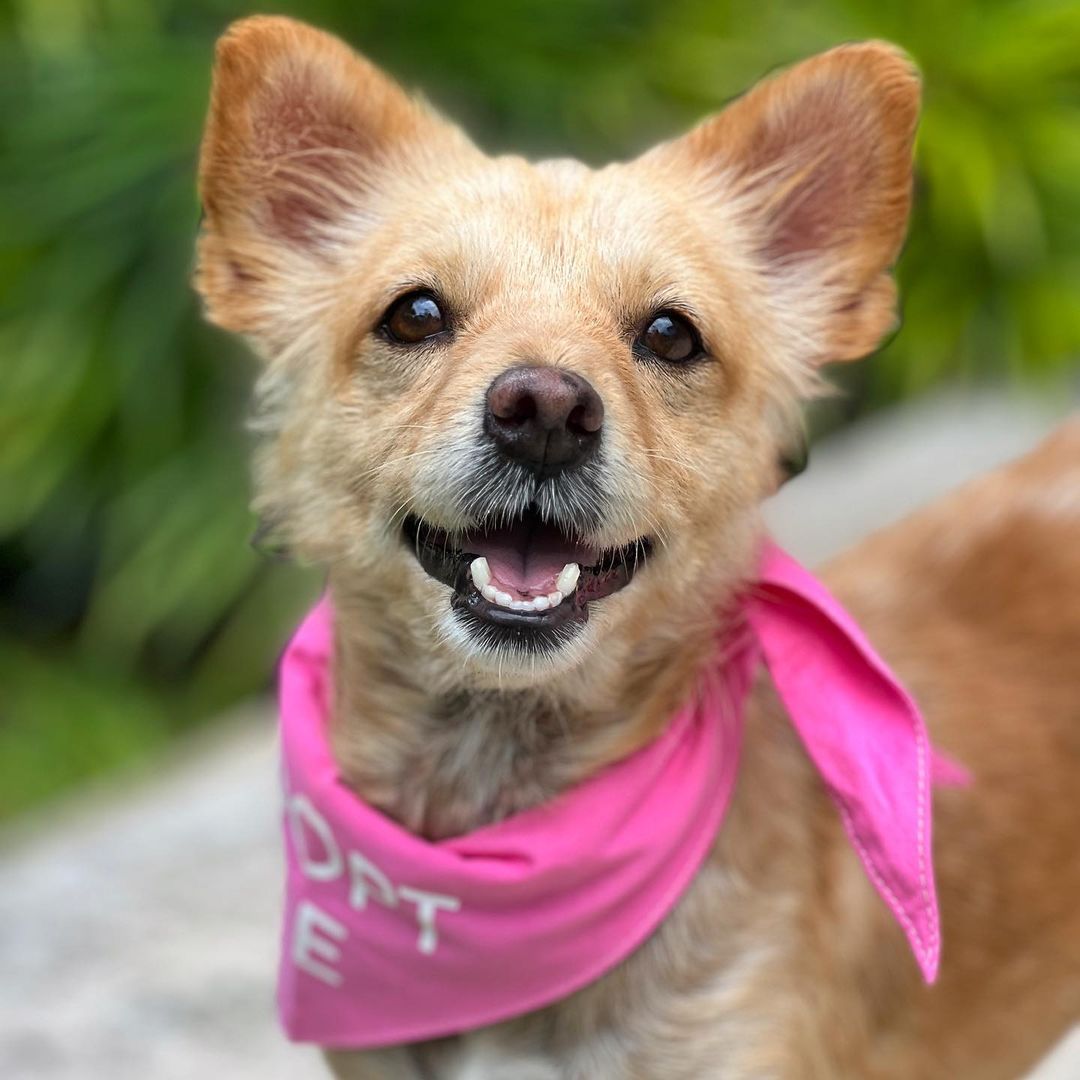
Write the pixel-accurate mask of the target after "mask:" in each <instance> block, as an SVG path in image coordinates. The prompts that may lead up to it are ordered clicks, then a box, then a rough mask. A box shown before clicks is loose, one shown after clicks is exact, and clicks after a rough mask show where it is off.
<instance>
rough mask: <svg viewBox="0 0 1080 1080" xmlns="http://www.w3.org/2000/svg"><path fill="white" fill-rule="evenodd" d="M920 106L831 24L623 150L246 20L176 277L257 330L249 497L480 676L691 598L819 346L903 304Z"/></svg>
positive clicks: (314, 35) (219, 79) (225, 56)
mask: <svg viewBox="0 0 1080 1080" xmlns="http://www.w3.org/2000/svg"><path fill="white" fill-rule="evenodd" d="M917 107H918V83H917V79H916V76H915V75H914V73H913V71H912V69H911V67H910V65H909V64H908V62H907V61H906V60H905V59H903V58H902V57H901V56H900V55H898V54H897V53H896V52H895V51H894V50H892V49H891V48H889V47H888V46H884V45H880V44H864V45H850V46H845V47H842V48H839V49H836V50H833V51H832V52H829V53H825V54H823V55H821V56H818V57H816V58H814V59H812V60H809V61H807V62H805V63H803V64H800V65H798V66H797V67H795V68H793V69H791V70H789V71H786V72H784V73H783V74H781V75H779V76H777V77H775V78H773V79H771V80H769V81H767V82H765V83H763V84H761V85H760V86H758V87H757V88H756V89H754V90H752V91H751V92H750V93H748V94H747V95H746V96H745V97H743V98H741V99H739V100H738V101H736V102H734V103H733V104H732V105H730V106H729V107H728V108H727V109H726V110H725V111H724V112H722V113H720V114H719V115H718V116H715V117H713V118H711V119H709V120H707V121H705V122H704V123H703V124H701V125H700V126H699V127H697V128H696V129H694V130H693V131H692V132H690V134H688V135H686V136H685V137H683V138H680V139H677V140H675V141H673V142H670V143H665V144H663V145H660V146H658V147H656V148H654V149H653V150H651V151H649V152H648V153H646V154H645V155H644V156H642V157H640V158H638V159H637V160H635V161H631V162H629V163H627V164H617V165H610V166H608V167H607V168H604V169H601V170H599V171H592V170H590V169H587V168H585V167H584V166H582V165H580V164H578V163H576V162H571V161H549V162H542V163H539V164H530V163H528V162H526V161H524V160H521V159H519V158H515V157H497V158H491V157H488V156H486V155H484V154H483V153H481V152H480V151H479V150H478V149H477V148H476V147H475V146H474V145H473V144H472V143H471V142H469V140H468V139H467V138H466V137H465V136H464V135H463V134H462V133H461V132H460V131H459V130H458V129H457V128H455V127H453V126H452V125H451V124H449V123H447V122H446V121H445V120H443V119H441V118H440V117H438V116H437V115H435V114H434V113H433V112H432V111H430V110H429V109H428V108H427V107H425V106H424V105H423V104H421V103H418V102H417V101H415V100H413V99H411V98H410V97H408V96H407V95H406V94H405V93H403V91H402V90H401V89H400V88H399V87H398V86H397V85H395V84H394V83H393V82H392V81H391V80H390V79H389V78H387V77H386V76H385V75H383V74H382V73H380V72H379V71H378V70H376V69H375V68H374V67H372V66H371V65H370V64H369V63H367V62H366V61H365V60H363V59H361V58H360V57H358V56H357V55H355V54H354V53H353V52H351V51H350V50H349V49H348V48H347V47H346V46H345V45H343V44H342V43H340V42H339V41H337V40H336V39H334V38H332V37H329V36H327V35H325V34H322V33H320V32H318V31H315V30H312V29H310V28H308V27H305V26H303V25H300V24H297V23H294V22H291V21H288V20H284V19H276V18H254V19H249V20H245V21H243V22H241V23H239V24H237V25H235V26H234V27H233V28H232V29H231V30H230V31H229V32H228V33H227V34H226V35H225V37H224V38H223V39H222V41H221V43H220V45H219V49H218V55H217V65H216V69H215V75H214V85H213V91H212V100H211V106H210V116H209V121H208V124H207V130H206V136H205V141H204V144H203V153H202V163H201V172H200V181H201V193H202V199H203V204H204V207H205V212H206V217H205V227H204V231H203V235H202V238H201V241H200V246H199V269H198V286H199V288H200V290H201V292H202V294H203V297H204V298H205V301H206V305H207V310H208V312H209V315H210V318H211V319H212V320H213V321H215V322H217V323H218V324H220V325H222V326H224V327H227V328H229V329H231V330H235V331H239V332H241V333H243V334H244V335H246V336H247V337H248V338H249V340H250V341H251V342H252V343H253V344H254V346H255V348H256V350H257V351H258V352H259V353H260V355H261V356H262V357H263V359H264V360H265V365H266V366H265V369H264V372H263V375H262V378H261V383H260V390H259V422H260V424H261V426H262V428H263V429H264V431H265V434H266V436H267V438H266V445H265V449H264V452H263V454H262V455H261V462H260V467H259V469H258V494H257V503H258V506H259V509H260V512H261V513H262V514H263V515H265V516H268V517H270V518H271V519H272V520H273V521H274V523H275V526H276V527H277V528H278V529H279V530H281V531H282V532H283V533H284V534H285V536H286V538H287V542H288V543H289V544H290V545H291V546H292V547H293V548H294V549H295V550H296V551H297V552H298V553H299V554H300V555H302V556H304V557H306V558H308V559H313V560H315V561H320V562H325V563H328V564H331V565H332V566H333V567H336V568H337V572H338V573H340V574H347V575H348V576H349V580H350V582H351V583H352V587H354V588H356V589H360V590H361V591H363V592H364V594H365V596H366V597H367V598H368V599H369V601H370V604H371V607H370V610H371V612H372V618H375V619H377V618H381V617H385V618H387V619H399V620H404V621H405V622H406V623H408V625H410V626H411V628H412V630H413V632H414V633H415V634H420V635H427V636H428V638H429V639H430V642H431V645H432V648H438V649H442V650H444V651H445V652H447V653H448V654H450V655H452V656H453V657H454V658H455V660H454V662H455V663H456V664H457V665H458V666H459V667H461V666H462V665H464V667H465V668H466V669H467V670H469V671H471V672H473V673H474V674H476V673H483V672H485V671H487V672H491V671H494V670H496V669H498V670H500V671H501V672H502V673H503V674H504V675H506V676H512V675H513V676H516V677H517V678H519V679H520V680H525V679H526V678H527V677H532V678H535V679H545V678H550V677H551V676H552V674H553V673H555V672H558V671H559V670H565V669H567V668H570V667H572V666H574V665H576V664H580V662H581V661H582V659H583V657H585V656H586V655H597V654H598V653H602V651H603V648H604V644H605V641H608V640H616V639H617V640H620V641H625V640H627V639H628V638H632V637H635V636H636V635H638V634H639V633H640V631H641V628H642V627H644V626H648V625H660V624H663V623H664V622H665V620H669V621H670V619H671V618H673V617H675V616H678V617H679V618H683V617H685V613H686V612H689V611H692V610H696V608H697V607H698V606H700V605H702V604H712V603H714V602H715V600H716V596H715V592H716V583H717V582H718V581H720V580H722V579H723V578H724V575H725V573H727V574H732V573H736V572H737V573H743V572H745V571H746V570H747V568H748V567H747V565H746V560H747V559H748V558H749V555H750V552H751V550H752V543H753V535H754V524H753V523H754V521H755V519H756V515H755V513H754V508H755V507H756V505H757V503H758V502H759V501H760V500H761V498H762V497H763V496H764V495H765V494H767V493H768V491H769V490H771V488H772V487H773V486H774V485H775V480H776V462H777V460H778V458H779V457H780V456H781V455H782V453H783V450H784V448H785V440H787V439H788V438H789V437H790V432H791V426H792V420H793V416H794V413H795V411H796V409H797V404H798V402H799V400H800V399H801V398H802V397H804V396H806V395H807V394H808V393H811V392H812V391H813V390H814V388H815V386H816V384H817V379H818V375H817V373H818V371H819V369H820V367H821V365H822V364H824V363H826V362H828V361H833V360H845V359H853V358H856V357H859V356H862V355H864V354H865V353H867V352H868V351H870V350H871V349H872V348H873V347H874V346H875V345H876V344H877V343H878V342H879V340H880V338H881V337H882V335H883V334H884V333H886V332H887V331H888V330H889V329H890V327H891V326H892V324H893V319H894V288H893V284H892V280H891V278H890V276H889V268H890V266H891V264H892V262H893V261H894V259H895V257H896V255H897V252H898V249H899V246H900V243H901V240H902V236H903V233H904V229H905V224H906V219H907V212H908V204H909V195H910V186H911V143H912V137H913V132H914V128H915V122H916V113H917ZM732 568H737V569H736V570H734V571H733V570H732ZM672 613H675V616H673V614H672ZM680 613H681V614H680ZM528 673H532V674H531V676H529V675H528Z"/></svg>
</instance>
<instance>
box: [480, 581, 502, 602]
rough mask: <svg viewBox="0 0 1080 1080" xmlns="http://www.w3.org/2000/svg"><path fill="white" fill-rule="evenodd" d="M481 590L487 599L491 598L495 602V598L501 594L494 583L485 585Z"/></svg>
mask: <svg viewBox="0 0 1080 1080" xmlns="http://www.w3.org/2000/svg"><path fill="white" fill-rule="evenodd" d="M480 592H481V593H482V594H483V596H484V599H485V600H490V601H491V603H493V604H494V603H495V598H496V597H497V596H498V595H499V592H498V590H497V589H496V588H495V586H494V585H485V586H484V587H483V588H482V589H481V590H480Z"/></svg>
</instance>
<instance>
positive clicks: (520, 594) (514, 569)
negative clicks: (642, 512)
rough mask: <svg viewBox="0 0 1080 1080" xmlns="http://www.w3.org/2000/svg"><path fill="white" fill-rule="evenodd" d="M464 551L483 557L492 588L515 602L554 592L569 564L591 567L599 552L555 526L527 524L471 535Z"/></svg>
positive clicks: (464, 544) (465, 542) (466, 539)
mask: <svg viewBox="0 0 1080 1080" xmlns="http://www.w3.org/2000/svg"><path fill="white" fill-rule="evenodd" d="M462 547H463V548H464V550H465V551H469V552H473V553H475V554H476V555H483V556H484V558H485V559H487V561H488V567H489V568H490V570H491V576H492V579H493V580H492V584H493V585H494V586H495V587H496V588H502V589H503V591H504V592H508V593H510V594H511V596H514V598H515V599H519V598H528V597H532V596H544V595H546V594H547V593H550V592H552V591H553V590H554V589H555V579H556V578H557V577H558V576H559V571H561V570H562V568H563V567H564V566H565V565H566V564H567V563H570V562H576V563H578V564H579V565H581V566H591V565H592V564H593V563H594V562H595V561H596V555H595V552H593V551H592V550H590V549H589V548H587V547H585V546H584V545H583V544H578V543H576V542H575V541H573V540H571V539H570V538H569V537H567V536H565V535H563V534H562V533H561V532H560V531H559V530H558V529H556V528H555V527H554V526H551V525H536V524H534V523H525V522H522V523H519V524H517V525H514V526H512V527H510V528H508V529H495V530H492V531H490V532H475V533H469V534H468V535H467V536H466V537H465V540H464V543H463V545H462Z"/></svg>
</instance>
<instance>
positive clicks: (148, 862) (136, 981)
mask: <svg viewBox="0 0 1080 1080" xmlns="http://www.w3.org/2000/svg"><path fill="white" fill-rule="evenodd" d="M1068 408H1069V402H1068V401H1067V400H1066V399H1060V400H1047V399H1043V400H1035V399H1023V400H1019V399H1015V398H1010V397H1005V396H1003V395H1000V394H994V393H985V394H979V395H975V396H972V395H953V396H949V395H946V396H943V397H939V398H936V399H933V400H931V401H928V402H926V403H924V404H921V405H918V406H915V407H909V408H908V409H906V410H904V411H903V412H900V413H895V414H890V415H884V416H882V417H880V418H876V419H874V420H871V421H867V422H865V423H863V424H861V425H858V426H857V427H855V428H853V429H851V430H849V431H845V432H844V433H842V434H841V435H839V436H837V437H835V438H833V439H832V440H829V441H828V442H826V443H823V444H821V445H819V446H817V447H815V449H814V452H813V455H812V460H811V466H810V470H809V472H808V473H807V474H805V475H804V476H803V477H800V478H799V479H798V480H796V481H793V482H792V483H791V484H789V485H788V486H787V487H786V488H785V489H784V491H783V492H782V493H781V494H780V496H779V497H778V498H777V499H776V500H774V501H773V504H772V505H771V506H770V508H769V518H770V522H771V524H772V527H773V529H774V532H775V533H776V535H777V537H778V539H779V540H780V541H781V543H783V544H785V545H786V546H787V547H788V548H789V550H791V551H792V552H793V553H794V554H796V555H797V556H799V557H800V558H802V559H804V560H805V561H808V562H811V563H813V562H816V561H818V560H819V559H821V558H824V557H826V556H827V555H829V554H831V553H832V552H834V551H836V550H837V549H839V548H842V547H843V546H844V545H845V544H847V543H849V542H850V541H852V540H854V539H856V538H857V537H859V536H861V535H863V534H864V533H865V532H867V531H868V530H870V529H871V528H874V527H877V526H879V525H882V524H885V523H887V522H888V521H890V520H893V519H895V518H897V517H900V516H901V515H902V514H903V513H905V512H906V511H907V510H909V509H911V508H913V507H914V506H917V505H919V504H920V503H922V502H924V501H926V500H927V499H928V498H932V497H933V496H935V495H937V494H938V493H940V492H942V491H945V490H948V489H949V488H951V487H953V486H955V485H956V484H957V483H960V482H962V481H963V480H965V479H967V478H968V477H969V476H972V475H974V474H976V473H978V472H981V471H984V469H986V468H989V467H992V466H993V465H995V464H997V463H999V462H1000V461H1003V460H1006V459H1007V458H1009V457H1012V456H1014V455H1016V454H1018V453H1021V452H1023V451H1024V450H1025V449H1027V448H1028V447H1030V446H1031V445H1033V444H1034V443H1035V442H1036V441H1037V440H1038V439H1039V438H1040V437H1041V436H1042V434H1044V433H1045V432H1046V431H1048V430H1049V428H1050V427H1051V426H1052V425H1053V422H1054V420H1055V418H1056V417H1058V416H1060V415H1062V414H1063V413H1064V412H1065V411H1067V409H1068ZM276 776H277V767H276V762H275V751H274V745H273V716H272V709H271V708H270V706H269V705H268V704H267V703H256V704H253V705H252V706H251V708H250V709H248V710H246V711H245V712H244V713H243V714H240V715H238V716H236V717H234V718H231V719H230V720H229V721H228V722H226V723H224V724H223V725H221V726H220V727H219V729H218V730H217V731H216V732H215V733H213V734H212V735H210V736H203V737H201V738H200V739H198V740H195V741H193V742H192V743H190V744H189V745H187V746H186V747H184V748H183V749H182V750H181V751H180V752H178V753H177V754H176V755H175V756H174V757H173V758H172V759H170V761H169V762H167V763H165V764H162V765H159V766H158V768H157V769H156V771H155V772H154V774H153V775H147V776H144V777H142V778H141V779H140V780H138V781H137V782H128V783H126V784H125V785H124V786H123V787H122V788H114V789H111V790H108V791H94V792H85V793H82V794H80V795H78V796H76V797H74V798H72V799H69V800H67V801H66V802H65V803H63V804H62V805H60V806H58V807H55V808H53V809H52V810H50V811H49V812H48V813H47V814H44V815H40V816H38V817H37V818H33V819H29V820H26V821H24V822H21V823H19V824H18V825H17V826H16V827H14V828H11V829H9V830H8V831H7V832H6V833H4V834H0V1077H2V1078H3V1080H61V1078H62V1080H105V1078H108V1080H129V1078H130V1080H136V1078H137V1080H192V1078H200V1080H219V1078H220V1080H279V1078H280V1080H306V1078H315V1077H321V1076H323V1075H324V1074H323V1072H322V1070H321V1068H320V1066H319V1064H318V1061H317V1058H316V1056H315V1055H314V1054H313V1053H312V1052H310V1051H308V1050H305V1049H300V1048H296V1047H292V1046H290V1045H289V1044H288V1043H286V1042H285V1040H284V1039H283V1038H282V1037H281V1036H280V1035H279V1033H278V1031H277V1029H276V1027H275V1025H274V1020H273V1007H272V990H273V968H274V954H275V949H276V944H277V942H276V934H277V915H278V905H279V900H280V865H279V856H278V847H277V842H278V837H277V804H278V796H277V790H276ZM1077 1078H1080V1034H1078V1035H1077V1037H1075V1038H1074V1039H1072V1040H1070V1042H1068V1043H1067V1044H1065V1045H1063V1046H1062V1047H1061V1048H1060V1050H1059V1051H1058V1053H1056V1054H1055V1055H1054V1056H1053V1057H1052V1059H1051V1060H1050V1061H1048V1062H1047V1063H1046V1064H1045V1065H1044V1066H1043V1067H1042V1068H1040V1070H1039V1071H1038V1073H1037V1080H1077Z"/></svg>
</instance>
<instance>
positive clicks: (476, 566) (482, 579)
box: [469, 555, 491, 592]
mask: <svg viewBox="0 0 1080 1080" xmlns="http://www.w3.org/2000/svg"><path fill="white" fill-rule="evenodd" d="M469 572H470V573H471V574H472V580H473V584H474V585H475V586H476V587H477V588H478V589H479V590H480V591H481V592H483V591H484V586H485V585H490V584H491V567H490V566H488V561H487V559H485V558H484V556H483V555H481V556H480V558H479V559H473V561H472V564H471V565H470V566H469Z"/></svg>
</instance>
